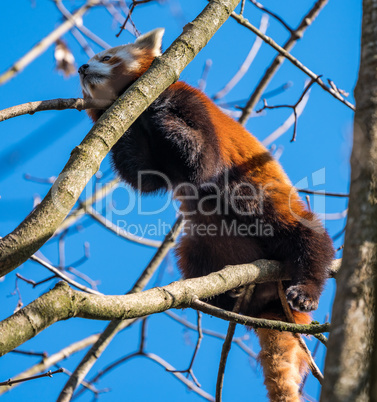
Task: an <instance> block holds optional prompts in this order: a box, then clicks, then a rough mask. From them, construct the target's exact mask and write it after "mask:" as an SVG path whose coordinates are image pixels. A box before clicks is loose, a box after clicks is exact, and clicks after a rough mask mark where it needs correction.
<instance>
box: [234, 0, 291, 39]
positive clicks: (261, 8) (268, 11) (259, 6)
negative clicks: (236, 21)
mask: <svg viewBox="0 0 377 402" xmlns="http://www.w3.org/2000/svg"><path fill="white" fill-rule="evenodd" d="M250 1H251V3H253V4H254V6H255V7H257V8H259V10H262V11H263V12H265V13H267V14H269V15H271V17H273V18H275V20H277V21H279V22H280V24H282V25H283V27H284V28H285V29H287V30H288V31H289V32H290V33H292V32H293V31H294V30H293V29H292V28H291V27H290V26H289V25H288V24H287V23H286V22H285V21H284V20H283V19H282V18H281V17H279V16H278V15H277V14H276V13H274V12H272V11H270V10H268V9H267V8H266V7H264V6H263V5H262V4H261V3H258V2H257V1H256V0H250ZM241 15H242V13H241Z"/></svg>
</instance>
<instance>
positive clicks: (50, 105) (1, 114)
mask: <svg viewBox="0 0 377 402" xmlns="http://www.w3.org/2000/svg"><path fill="white" fill-rule="evenodd" d="M112 103H113V102H112V101H109V100H108V99H97V100H96V99H82V98H67V99H63V98H58V99H49V100H44V101H35V102H27V103H22V104H21V105H17V106H11V107H8V108H7V109H3V110H0V122H1V121H4V120H8V119H11V118H13V117H17V116H22V115H24V114H34V113H36V112H42V111H45V110H65V109H77V110H79V111H81V110H84V109H106V108H108V107H109V106H110V105H111V104H112Z"/></svg>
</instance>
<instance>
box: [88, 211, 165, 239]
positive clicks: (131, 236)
mask: <svg viewBox="0 0 377 402" xmlns="http://www.w3.org/2000/svg"><path fill="white" fill-rule="evenodd" d="M85 212H86V213H87V214H88V215H89V216H91V217H92V218H93V219H94V220H95V221H97V222H98V223H100V224H101V225H103V226H104V227H105V228H106V229H108V230H110V231H111V232H113V233H115V234H116V235H117V236H119V237H122V238H123V239H125V240H128V241H131V242H133V243H138V244H142V245H144V246H149V247H160V246H161V244H162V243H161V241H159V240H152V239H147V238H145V237H139V236H136V235H134V234H132V233H130V232H127V230H124V229H122V228H120V227H119V226H117V225H116V224H115V223H113V222H111V221H110V220H108V219H106V218H105V217H104V216H102V215H101V214H100V213H99V212H97V211H96V210H95V209H94V208H93V207H91V206H90V205H86V206H85Z"/></svg>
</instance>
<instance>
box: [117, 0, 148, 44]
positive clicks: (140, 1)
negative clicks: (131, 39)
mask: <svg viewBox="0 0 377 402" xmlns="http://www.w3.org/2000/svg"><path fill="white" fill-rule="evenodd" d="M151 1H153V0H133V1H132V4H131V7H130V8H129V11H128V15H127V17H126V19H125V20H124V22H123V24H122V26H121V27H120V30H119V32H118V33H117V34H116V35H115V36H116V37H117V38H119V36H120V34H121V33H122V31H123V30H124V29H125V27H126V25H127V22H128V21H129V20H130V21H131V15H132V13H133V11H134V9H135V7H136V6H138V5H140V4H145V3H149V2H151ZM132 25H133V26H134V28H135V30H136V27H135V25H134V24H133V23H132ZM136 32H137V34H138V33H139V32H138V31H137V30H136Z"/></svg>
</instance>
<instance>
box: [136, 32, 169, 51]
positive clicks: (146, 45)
mask: <svg viewBox="0 0 377 402" xmlns="http://www.w3.org/2000/svg"><path fill="white" fill-rule="evenodd" d="M164 32H165V29H164V28H157V29H154V30H153V31H150V32H147V33H146V34H144V35H141V36H139V37H138V38H137V39H136V41H135V45H136V46H137V47H140V48H142V49H148V50H150V51H151V52H152V54H153V56H154V57H157V56H161V44H162V37H163V35H164Z"/></svg>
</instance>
